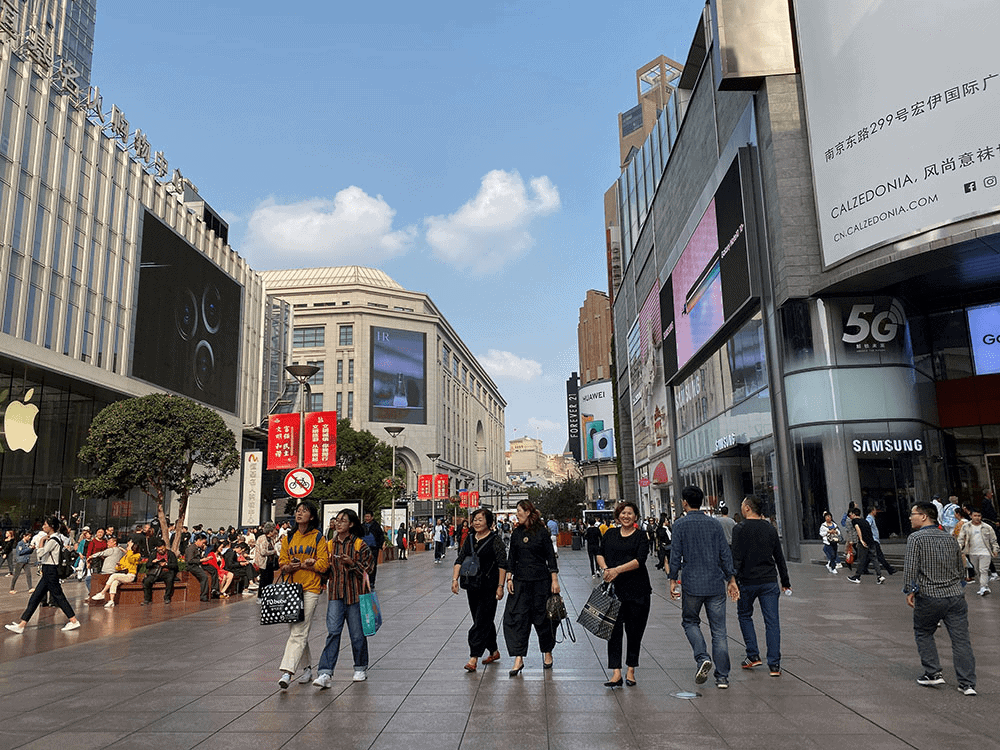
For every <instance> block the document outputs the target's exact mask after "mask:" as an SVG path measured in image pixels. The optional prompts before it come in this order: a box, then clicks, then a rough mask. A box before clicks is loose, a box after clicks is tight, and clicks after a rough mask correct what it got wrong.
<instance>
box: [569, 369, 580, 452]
mask: <svg viewBox="0 0 1000 750" xmlns="http://www.w3.org/2000/svg"><path fill="white" fill-rule="evenodd" d="M579 388H580V378H579V376H578V375H577V374H576V373H575V372H574V373H573V375H572V377H570V378H569V379H567V381H566V423H567V425H568V426H569V427H568V429H569V434H568V437H569V449H570V451H571V452H572V454H573V458H575V459H576V462H577V463H580V461H582V460H583V458H582V457H581V455H580V397H579Z"/></svg>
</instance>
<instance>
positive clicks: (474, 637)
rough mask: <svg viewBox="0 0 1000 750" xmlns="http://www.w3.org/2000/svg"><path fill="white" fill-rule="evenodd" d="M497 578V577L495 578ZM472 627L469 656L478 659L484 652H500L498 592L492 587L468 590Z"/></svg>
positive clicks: (470, 630)
mask: <svg viewBox="0 0 1000 750" xmlns="http://www.w3.org/2000/svg"><path fill="white" fill-rule="evenodd" d="M493 578H496V576H493ZM465 593H466V595H467V596H468V599H469V611H470V612H471V613H472V627H471V628H469V656H471V657H474V658H476V659H478V658H479V657H480V656H482V655H483V653H484V652H486V653H490V654H492V653H493V652H495V651H499V650H500V647H499V646H498V645H497V626H496V622H495V620H496V616H497V590H496V589H495V588H493V586H492V585H487V586H477V587H476V588H474V589H467V590H466V592H465Z"/></svg>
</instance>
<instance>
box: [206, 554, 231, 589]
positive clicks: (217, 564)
mask: <svg viewBox="0 0 1000 750" xmlns="http://www.w3.org/2000/svg"><path fill="white" fill-rule="evenodd" d="M201 564H202V566H203V567H205V568H208V567H209V566H211V567H213V568H215V572H216V575H217V576H218V577H219V597H220V598H221V599H228V598H229V594H227V593H226V592H227V591H228V590H229V586H230V584H232V582H233V577H234V576H233V574H232V573H230V572H229V571H228V570H226V569H225V567H224V566H223V560H222V556H221V555H220V554H219V551H218V547H214V546H213V547H211V548H209V552H208V554H207V555H205V556H204V557H203V558H202V559H201Z"/></svg>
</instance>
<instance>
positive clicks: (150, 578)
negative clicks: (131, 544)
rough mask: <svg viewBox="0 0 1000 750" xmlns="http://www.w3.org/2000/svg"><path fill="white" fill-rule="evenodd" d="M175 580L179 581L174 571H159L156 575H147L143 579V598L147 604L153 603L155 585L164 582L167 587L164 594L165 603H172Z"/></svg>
mask: <svg viewBox="0 0 1000 750" xmlns="http://www.w3.org/2000/svg"><path fill="white" fill-rule="evenodd" d="M175 580H177V574H176V573H174V571H172V570H158V571H157V572H155V573H147V574H146V577H145V578H143V579H142V598H143V599H145V600H146V601H147V602H151V601H153V584H154V583H156V582H157V581H163V583H164V584H165V585H166V587H167V588H166V590H164V592H163V601H165V602H167V601H170V600H171V599H172V598H173V596H174V581H175Z"/></svg>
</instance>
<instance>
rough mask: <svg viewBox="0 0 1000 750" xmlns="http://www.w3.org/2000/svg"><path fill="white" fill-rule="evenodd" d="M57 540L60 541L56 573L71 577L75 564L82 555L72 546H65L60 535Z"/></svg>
mask: <svg viewBox="0 0 1000 750" xmlns="http://www.w3.org/2000/svg"><path fill="white" fill-rule="evenodd" d="M56 541H57V542H59V562H58V564H57V565H56V573H57V574H58V576H59V577H60V578H69V577H70V576H71V575H73V570H74V566H75V565H76V561H77V558H79V557H80V556H79V555H78V554H77V553H76V550H75V549H73V548H72V547H66V546H64V545H63V543H62V540H61V539H59V537H56Z"/></svg>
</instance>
